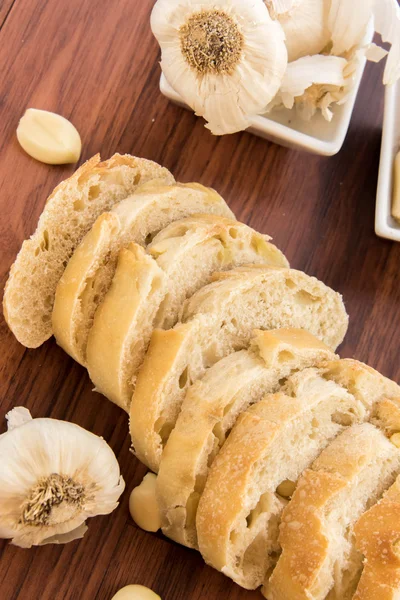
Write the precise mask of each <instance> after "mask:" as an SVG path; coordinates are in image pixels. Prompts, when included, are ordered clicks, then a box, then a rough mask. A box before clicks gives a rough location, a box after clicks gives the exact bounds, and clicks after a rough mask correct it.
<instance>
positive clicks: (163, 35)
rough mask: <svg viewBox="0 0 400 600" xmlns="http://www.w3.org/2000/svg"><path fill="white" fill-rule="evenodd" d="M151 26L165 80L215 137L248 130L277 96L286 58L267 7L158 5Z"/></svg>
mask: <svg viewBox="0 0 400 600" xmlns="http://www.w3.org/2000/svg"><path fill="white" fill-rule="evenodd" d="M151 27H152V30H153V33H154V35H155V37H156V38H157V40H158V42H159V44H160V46H161V68H162V70H163V72H164V74H165V77H166V78H167V80H168V82H169V83H170V85H171V86H172V87H173V88H174V89H175V90H176V91H177V92H178V93H179V94H180V95H181V97H182V98H183V100H184V101H185V102H186V104H188V105H189V106H190V107H191V108H193V109H194V111H195V112H196V114H197V115H200V116H202V117H204V118H205V119H206V121H208V125H207V127H208V129H210V130H211V132H212V133H214V134H215V135H223V134H226V133H234V132H236V131H241V130H242V129H246V128H247V127H248V126H249V125H250V117H252V116H254V115H257V114H260V113H261V112H263V110H264V109H265V108H266V106H267V105H268V103H269V102H270V101H271V100H272V98H273V97H274V96H275V94H276V93H277V91H278V89H279V86H280V83H281V81H282V78H283V75H284V72H285V69H286V65H287V51H286V46H285V42H284V34H283V30H282V28H281V27H280V25H279V24H278V23H276V22H275V21H273V20H272V19H271V17H270V15H269V12H268V9H267V7H266V6H265V4H264V1H263V0H251V1H250V2H249V1H248V0H229V1H228V2H227V1H226V0H213V1H212V2H211V1H210V0H200V1H199V0H197V1H196V0H158V1H157V2H156V4H155V6H154V8H153V12H152V16H151Z"/></svg>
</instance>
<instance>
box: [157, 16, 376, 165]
mask: <svg viewBox="0 0 400 600" xmlns="http://www.w3.org/2000/svg"><path fill="white" fill-rule="evenodd" d="M373 34H374V27H373V23H372V21H371V23H370V25H369V29H368V33H367V35H366V37H365V40H364V43H365V44H368V43H370V42H371V41H372V38H373ZM365 63H366V61H365V60H363V61H362V62H360V65H359V68H358V70H357V72H356V74H355V79H354V86H353V89H352V91H351V93H350V95H349V98H348V100H347V102H346V103H345V104H344V105H343V106H337V105H335V106H334V107H333V113H334V114H333V118H332V121H331V122H330V123H329V122H328V121H325V119H324V118H323V117H322V115H321V114H318V115H315V117H313V119H312V120H311V121H304V120H302V119H300V118H299V117H298V116H297V115H296V114H295V111H293V110H289V109H282V110H279V111H274V112H273V113H270V114H268V116H257V117H254V118H253V119H252V125H251V127H250V128H249V129H248V131H249V132H250V133H253V134H254V135H257V136H259V137H262V138H265V139H267V140H269V141H271V142H274V143H276V144H280V145H281V146H286V147H288V148H294V149H296V150H306V151H307V152H312V153H313V154H320V155H323V156H333V155H334V154H337V153H338V152H339V150H340V149H341V147H342V146H343V142H344V140H345V137H346V134H347V131H348V128H349V125H350V119H351V115H352V113H353V108H354V104H355V101H356V98H357V93H358V90H359V87H360V83H361V79H362V76H363V73H364V68H365ZM160 90H161V92H162V94H164V96H166V97H167V98H169V100H171V101H172V102H174V103H175V104H178V105H179V106H182V107H183V108H189V107H188V106H186V105H185V103H184V102H183V100H182V98H181V97H180V95H179V94H177V92H176V91H175V90H174V89H173V88H172V87H171V86H170V85H169V83H168V81H167V80H166V78H165V77H164V75H161V80H160ZM189 110H190V109H189Z"/></svg>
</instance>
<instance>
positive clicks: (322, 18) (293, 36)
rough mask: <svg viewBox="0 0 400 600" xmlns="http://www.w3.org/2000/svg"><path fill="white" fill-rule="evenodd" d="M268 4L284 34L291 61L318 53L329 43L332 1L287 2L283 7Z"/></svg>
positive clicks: (272, 0) (274, 0)
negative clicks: (329, 19) (329, 18)
mask: <svg viewBox="0 0 400 600" xmlns="http://www.w3.org/2000/svg"><path fill="white" fill-rule="evenodd" d="M266 5H267V7H268V9H269V11H270V13H271V16H272V17H273V18H275V19H276V20H277V21H278V22H279V24H280V25H281V27H282V29H283V31H284V33H285V37H286V48H287V51H288V60H289V62H293V61H295V60H297V59H298V58H301V57H303V56H310V55H314V54H319V53H320V52H322V50H324V48H325V47H326V46H327V45H328V44H329V42H330V38H331V34H330V30H329V28H328V16H329V9H330V0H287V2H286V3H285V2H283V5H282V0H281V2H280V3H279V2H278V3H277V2H276V0H266ZM285 9H286V10H285Z"/></svg>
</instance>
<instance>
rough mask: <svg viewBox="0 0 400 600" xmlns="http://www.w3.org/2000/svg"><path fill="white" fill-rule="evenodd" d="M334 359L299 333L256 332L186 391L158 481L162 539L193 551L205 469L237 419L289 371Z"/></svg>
mask: <svg viewBox="0 0 400 600" xmlns="http://www.w3.org/2000/svg"><path fill="white" fill-rule="evenodd" d="M334 358H335V356H334V354H333V352H332V351H331V350H329V348H328V347H327V346H325V345H324V344H323V343H322V342H320V341H319V340H317V338H315V337H314V336H312V335H311V334H309V333H308V332H306V331H304V330H300V329H276V330H271V331H257V332H255V335H254V337H253V339H252V343H251V345H250V348H249V349H248V350H240V351H238V352H234V353H233V354H231V355H229V356H227V357H225V358H223V359H222V360H220V361H219V362H217V363H216V364H215V365H214V366H212V367H211V368H210V369H209V370H208V371H207V372H206V374H205V376H204V377H203V379H201V380H200V381H197V382H196V383H195V384H194V385H193V386H192V387H190V388H189V390H188V392H187V394H186V397H185V400H184V402H183V405H182V410H181V413H180V414H179V417H178V420H177V422H176V425H175V428H174V429H173V430H172V433H171V435H170V437H169V439H168V442H167V444H166V446H165V449H164V452H163V454H162V458H161V463H160V469H159V473H158V478H157V491H158V501H159V506H160V509H161V514H162V529H163V532H164V534H165V535H167V536H168V537H170V538H172V539H173V540H175V541H177V542H180V543H181V544H184V545H186V546H189V547H192V548H196V547H197V534H196V510H197V505H198V502H199V499H200V496H201V494H202V492H203V489H204V485H205V482H206V480H207V474H208V471H209V468H210V466H211V464H212V462H213V460H214V458H215V456H216V455H217V454H218V452H219V450H220V449H221V447H222V446H223V444H224V442H225V440H226V437H227V435H228V433H229V431H230V430H231V429H232V427H233V425H234V423H235V421H236V419H237V417H238V415H239V414H240V413H241V412H243V411H244V410H246V409H247V408H248V407H249V406H250V404H253V403H255V402H257V401H258V400H260V399H261V398H262V397H263V396H264V395H265V394H267V393H272V392H275V391H276V390H277V389H278V388H279V386H280V385H281V384H282V380H284V378H286V377H288V376H289V375H290V374H291V373H293V372H294V371H297V370H301V369H304V368H306V367H311V366H315V365H316V364H317V363H319V362H321V361H323V360H327V359H334Z"/></svg>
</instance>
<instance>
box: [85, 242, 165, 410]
mask: <svg viewBox="0 0 400 600" xmlns="http://www.w3.org/2000/svg"><path fill="white" fill-rule="evenodd" d="M165 290H166V276H165V273H164V272H163V271H162V270H161V269H160V268H159V267H158V266H157V263H156V262H155V261H154V260H153V259H152V258H151V257H150V256H149V255H148V254H146V252H145V251H144V249H143V248H142V247H141V246H139V245H138V244H134V243H133V242H132V243H130V244H128V247H127V248H123V249H122V250H120V253H119V259H118V265H117V270H116V272H115V275H114V278H113V280H112V283H111V287H110V289H109V291H108V293H107V294H106V296H105V298H104V301H103V302H102V303H101V305H100V306H99V308H98V310H97V311H96V314H95V317H94V323H93V327H92V329H91V330H90V334H89V339H88V345H87V367H88V371H89V376H90V378H91V379H92V381H93V382H94V383H95V386H96V388H95V389H96V391H97V392H100V393H102V394H104V395H105V396H106V397H107V398H109V399H110V400H112V401H113V402H115V404H118V406H120V407H121V408H123V409H125V410H126V411H128V410H129V406H128V403H125V402H124V399H125V398H126V399H127V400H129V399H130V392H129V390H128V391H127V389H126V388H127V387H128V386H129V385H130V380H129V376H130V374H131V373H134V372H135V370H136V369H137V368H138V366H139V364H140V360H141V357H142V356H143V354H144V352H145V350H146V345H147V340H148V339H149V337H150V335H151V332H152V329H153V320H154V318H155V315H156V313H157V309H158V307H159V305H160V302H161V300H162V298H163V297H164V294H165ZM110 372H111V373H112V374H113V375H114V374H115V376H114V377H110V376H109V374H110Z"/></svg>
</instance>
